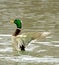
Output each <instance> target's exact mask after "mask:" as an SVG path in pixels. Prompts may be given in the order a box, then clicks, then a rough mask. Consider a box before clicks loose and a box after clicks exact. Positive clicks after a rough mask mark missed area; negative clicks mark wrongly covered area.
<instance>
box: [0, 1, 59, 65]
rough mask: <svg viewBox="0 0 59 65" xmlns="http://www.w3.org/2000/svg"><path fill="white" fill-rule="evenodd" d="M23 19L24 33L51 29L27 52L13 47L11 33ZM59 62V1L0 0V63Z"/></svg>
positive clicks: (34, 64) (38, 64) (43, 64)
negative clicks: (18, 50)
mask: <svg viewBox="0 0 59 65" xmlns="http://www.w3.org/2000/svg"><path fill="white" fill-rule="evenodd" d="M16 18H19V19H21V20H22V21H23V27H22V32H31V31H39V32H50V33H51V34H50V35H49V36H47V37H46V38H44V39H40V40H39V41H33V42H31V43H29V45H28V46H27V47H26V51H25V52H22V51H21V52H16V51H13V50H12V44H11V36H10V35H11V34H12V33H13V32H14V31H15V29H16V26H15V25H14V24H11V23H10V22H9V21H10V20H12V19H16ZM30 64H31V65H59V0H0V65H30Z"/></svg>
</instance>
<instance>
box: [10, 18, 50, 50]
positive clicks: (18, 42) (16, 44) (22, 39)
mask: <svg viewBox="0 0 59 65" xmlns="http://www.w3.org/2000/svg"><path fill="white" fill-rule="evenodd" d="M10 22H11V23H14V24H15V25H16V30H15V32H14V33H13V34H12V36H11V40H12V47H13V50H16V51H25V49H26V46H27V45H28V44H29V43H30V42H31V41H32V40H35V39H37V40H38V39H41V38H45V37H46V36H47V35H49V34H50V33H48V32H26V33H21V30H22V20H20V19H15V20H11V21H10Z"/></svg>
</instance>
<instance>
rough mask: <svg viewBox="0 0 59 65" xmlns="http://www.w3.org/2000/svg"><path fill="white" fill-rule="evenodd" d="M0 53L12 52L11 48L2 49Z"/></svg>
mask: <svg viewBox="0 0 59 65" xmlns="http://www.w3.org/2000/svg"><path fill="white" fill-rule="evenodd" d="M0 52H3V53H4V52H12V48H10V47H7V48H4V49H0Z"/></svg>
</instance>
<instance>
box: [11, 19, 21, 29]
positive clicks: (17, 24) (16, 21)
mask: <svg viewBox="0 0 59 65" xmlns="http://www.w3.org/2000/svg"><path fill="white" fill-rule="evenodd" d="M10 22H12V23H15V24H16V26H17V28H20V29H21V28H22V21H21V20H20V19H15V20H14V21H10Z"/></svg>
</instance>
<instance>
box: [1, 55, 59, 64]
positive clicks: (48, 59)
mask: <svg viewBox="0 0 59 65" xmlns="http://www.w3.org/2000/svg"><path fill="white" fill-rule="evenodd" d="M0 59H4V60H6V61H14V62H27V63H29V62H37V63H40V62H44V63H48V62H50V63H59V58H51V57H45V58H38V57H32V56H27V55H22V56H15V57H0Z"/></svg>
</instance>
